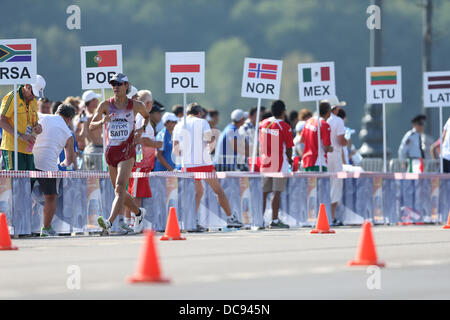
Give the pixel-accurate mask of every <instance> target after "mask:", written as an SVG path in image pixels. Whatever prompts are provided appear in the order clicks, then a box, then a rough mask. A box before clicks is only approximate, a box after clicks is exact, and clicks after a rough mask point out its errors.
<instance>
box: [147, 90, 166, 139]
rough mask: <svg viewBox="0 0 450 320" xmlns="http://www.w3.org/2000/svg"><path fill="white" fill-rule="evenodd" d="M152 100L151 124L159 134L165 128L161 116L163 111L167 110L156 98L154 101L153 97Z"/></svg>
mask: <svg viewBox="0 0 450 320" xmlns="http://www.w3.org/2000/svg"><path fill="white" fill-rule="evenodd" d="M149 92H150V91H149ZM150 94H151V93H150ZM151 101H152V109H151V110H152V111H150V124H151V125H152V127H153V130H154V131H155V134H158V133H159V132H160V131H161V130H162V129H163V128H164V124H163V123H162V121H161V118H162V114H163V112H164V111H166V109H165V108H164V106H163V105H162V104H161V103H159V102H158V101H156V100H155V101H153V98H152V100H151Z"/></svg>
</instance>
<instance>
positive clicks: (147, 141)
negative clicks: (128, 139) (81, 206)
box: [120, 90, 162, 232]
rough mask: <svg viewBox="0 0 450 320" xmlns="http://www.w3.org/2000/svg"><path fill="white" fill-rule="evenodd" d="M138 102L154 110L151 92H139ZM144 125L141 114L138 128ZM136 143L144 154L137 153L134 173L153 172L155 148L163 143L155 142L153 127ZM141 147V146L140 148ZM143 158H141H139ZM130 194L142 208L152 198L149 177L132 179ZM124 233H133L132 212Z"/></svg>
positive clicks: (126, 217)
mask: <svg viewBox="0 0 450 320" xmlns="http://www.w3.org/2000/svg"><path fill="white" fill-rule="evenodd" d="M137 98H138V99H137V100H138V101H140V102H142V103H143V104H144V105H145V107H146V109H147V111H148V112H151V110H152V104H153V99H152V94H151V92H150V91H149V90H139V92H138V94H137ZM143 125H144V118H143V117H142V115H141V114H137V115H136V124H135V127H136V128H141V127H142V126H143ZM134 143H135V144H136V145H137V148H138V149H137V150H140V148H142V154H141V155H139V152H136V157H137V159H136V161H135V163H134V166H133V169H132V172H144V173H148V172H151V171H152V170H153V168H154V166H155V148H161V147H162V142H159V141H155V132H154V131H153V127H152V126H151V125H147V126H146V127H145V129H144V132H143V133H142V135H141V137H140V138H139V139H135V140H134ZM139 145H140V146H139ZM139 157H141V158H139ZM128 193H129V194H130V195H131V196H132V197H133V198H134V202H135V203H136V205H137V206H138V207H142V199H143V198H151V197H152V191H151V189H150V181H149V177H145V178H130V179H129V184H128ZM120 226H121V227H122V229H124V231H128V232H131V231H132V230H133V229H132V226H133V222H132V220H131V211H130V210H127V211H126V216H125V220H124V223H123V224H121V225H120Z"/></svg>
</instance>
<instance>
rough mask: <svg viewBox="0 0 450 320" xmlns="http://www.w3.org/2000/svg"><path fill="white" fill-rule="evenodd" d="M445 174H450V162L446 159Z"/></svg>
mask: <svg viewBox="0 0 450 320" xmlns="http://www.w3.org/2000/svg"><path fill="white" fill-rule="evenodd" d="M443 162H444V172H445V173H450V160H447V159H444V161H443Z"/></svg>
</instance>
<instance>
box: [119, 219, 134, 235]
mask: <svg viewBox="0 0 450 320" xmlns="http://www.w3.org/2000/svg"><path fill="white" fill-rule="evenodd" d="M119 228H120V231H121V233H122V234H129V233H134V230H133V227H131V226H130V225H128V224H127V223H125V222H123V221H121V222H119Z"/></svg>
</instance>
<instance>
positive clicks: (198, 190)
mask: <svg viewBox="0 0 450 320" xmlns="http://www.w3.org/2000/svg"><path fill="white" fill-rule="evenodd" d="M194 183H195V212H197V213H198V208H199V207H200V201H201V200H202V197H203V193H204V190H203V185H202V182H201V181H200V180H195V182H194Z"/></svg>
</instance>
